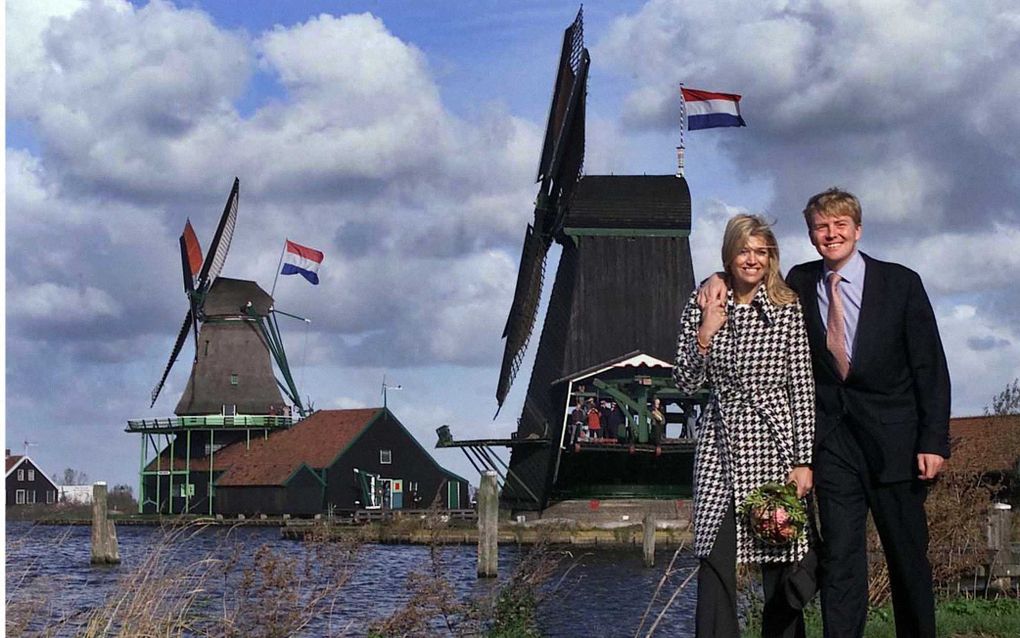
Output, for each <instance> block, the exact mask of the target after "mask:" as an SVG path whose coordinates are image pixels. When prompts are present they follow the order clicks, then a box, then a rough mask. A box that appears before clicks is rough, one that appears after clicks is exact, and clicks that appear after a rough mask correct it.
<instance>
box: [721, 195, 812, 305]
mask: <svg viewBox="0 0 1020 638" xmlns="http://www.w3.org/2000/svg"><path fill="white" fill-rule="evenodd" d="M751 237H760V238H761V239H762V240H764V241H765V246H766V247H767V248H768V251H769V265H768V267H767V268H766V269H765V280H764V282H763V283H764V284H765V294H767V295H768V296H769V300H770V301H772V303H774V304H776V305H778V306H785V305H787V304H791V303H793V302H794V301H797V293H795V292H794V291H793V290H791V289H790V287H789V286H787V285H786V282H785V281H783V277H782V275H780V274H779V242H777V241H776V236H775V234H773V232H772V225H771V224H769V223H768V222H767V221H766V220H765V218H764V217H762V216H760V215H747V214H740V215H734V216H733V217H732V218H730V221H729V223H727V224H726V232H725V233H724V234H723V243H722V262H723V270H725V271H726V274H728V275H731V276H732V273H730V266H731V265H732V264H733V261H734V260H735V259H736V258H737V255H738V254H740V251H741V250H743V249H744V247H745V246H747V240H748V239H749V238H751Z"/></svg>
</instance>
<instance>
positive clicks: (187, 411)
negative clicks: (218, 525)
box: [127, 178, 305, 514]
mask: <svg viewBox="0 0 1020 638" xmlns="http://www.w3.org/2000/svg"><path fill="white" fill-rule="evenodd" d="M239 191H240V182H239V180H238V179H237V178H234V183H233V186H232V187H231V190H230V195H229V196H228V197H227V202H226V205H225V206H224V208H223V213H222V214H221V215H220V219H219V223H218V224H217V226H216V232H215V233H214V234H213V238H212V242H211V243H210V245H209V252H208V253H207V254H206V255H205V257H204V258H203V256H202V249H201V246H200V245H199V242H198V238H197V236H196V235H195V231H194V229H193V228H192V226H191V221H190V219H189V220H187V221H186V222H185V225H184V231H183V232H182V234H181V236H180V239H179V244H180V254H181V266H182V273H183V283H184V292H185V295H186V296H187V301H188V310H187V312H186V313H185V316H184V322H183V323H182V324H181V327H180V330H178V333H177V340H176V341H175V342H174V346H173V349H172V350H171V351H170V358H169V360H168V361H167V364H166V366H165V368H164V369H163V374H162V376H161V377H160V379H159V382H158V383H157V384H156V386H155V387H154V388H153V390H152V394H151V397H150V398H151V403H150V407H152V406H154V405H155V403H156V400H157V399H158V398H159V396H160V393H161V392H162V390H163V388H164V386H165V385H166V381H167V378H168V377H169V375H170V372H171V370H173V367H174V364H175V363H176V362H177V359H178V358H179V356H180V354H181V351H182V350H183V349H184V345H185V343H186V342H187V341H188V340H189V335H190V336H191V337H192V340H193V342H194V358H193V361H192V367H191V374H190V375H189V377H188V381H187V384H186V385H185V388H184V391H183V393H182V394H181V397H180V399H179V401H178V403H177V407H176V408H175V409H174V414H175V415H176V417H177V418H169V419H137V420H131V421H128V428H127V431H128V432H134V433H141V434H143V438H142V468H141V486H140V490H139V492H140V498H139V506H140V507H141V508H142V509H143V510H145V511H156V512H167V513H177V512H189V511H194V510H195V508H196V507H200V508H202V509H205V508H208V511H209V513H210V514H211V513H212V495H213V489H212V483H213V481H214V479H215V472H216V471H219V470H222V468H219V470H218V469H217V468H216V465H215V463H214V458H213V457H214V454H215V453H216V451H217V450H219V449H221V448H223V447H224V446H226V445H229V444H231V443H234V442H237V441H240V440H244V441H246V442H250V439H251V436H252V433H253V432H254V433H256V434H258V435H262V436H265V435H267V434H268V432H269V431H270V430H273V429H277V428H281V427H288V426H289V425H290V424H291V422H292V418H291V408H290V407H289V406H288V405H287V404H286V403H285V402H284V398H283V395H281V390H282V391H283V392H284V394H286V396H287V399H289V401H290V403H291V404H292V405H293V406H294V408H296V410H297V412H298V413H299V414H300V415H302V416H304V414H305V408H304V406H303V405H302V403H301V399H300V395H299V394H298V391H297V388H296V386H295V384H294V380H293V377H292V375H291V373H290V368H289V365H288V364H287V357H286V353H285V351H284V348H283V341H282V339H281V336H280V330H279V325H278V324H277V321H276V311H274V309H273V299H272V297H271V296H270V295H269V294H268V293H266V292H265V291H264V290H263V289H262V288H261V287H259V285H258V284H257V283H255V282H254V281H246V280H242V279H232V278H229V277H222V276H220V272H221V271H222V270H223V266H224V264H225V263H226V259H227V253H228V252H229V250H230V243H231V239H232V238H233V234H234V228H235V225H236V223H237V208H238V198H239ZM274 363H275V364H276V369H277V370H279V372H280V376H281V377H282V378H283V381H279V380H277V378H276V376H275V374H274V369H273V364H274ZM160 437H162V440H161V439H160ZM150 448H151V450H150ZM150 451H151V452H154V456H155V458H154V459H153V460H152V462H149V463H147V462H146V459H147V458H148V457H149V456H150ZM195 470H200V471H201V470H204V471H205V474H202V475H201V476H199V475H198V474H199V473H198V472H196V471H195ZM163 477H167V478H166V479H165V484H164V483H163V481H164V478H163ZM175 484H176V489H175ZM146 496H148V497H149V498H146ZM147 507H148V508H149V509H147V510H146V508H147Z"/></svg>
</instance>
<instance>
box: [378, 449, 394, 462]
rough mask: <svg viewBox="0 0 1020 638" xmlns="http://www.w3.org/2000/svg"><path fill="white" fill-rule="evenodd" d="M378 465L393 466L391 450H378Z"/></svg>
mask: <svg viewBox="0 0 1020 638" xmlns="http://www.w3.org/2000/svg"><path fill="white" fill-rule="evenodd" d="M379 465H393V450H390V449H386V450H379Z"/></svg>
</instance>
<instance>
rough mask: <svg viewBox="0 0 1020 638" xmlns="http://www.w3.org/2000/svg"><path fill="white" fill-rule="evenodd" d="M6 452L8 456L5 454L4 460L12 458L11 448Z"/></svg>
mask: <svg viewBox="0 0 1020 638" xmlns="http://www.w3.org/2000/svg"><path fill="white" fill-rule="evenodd" d="M4 451H5V452H6V454H4V458H5V459H6V458H10V456H11V448H4Z"/></svg>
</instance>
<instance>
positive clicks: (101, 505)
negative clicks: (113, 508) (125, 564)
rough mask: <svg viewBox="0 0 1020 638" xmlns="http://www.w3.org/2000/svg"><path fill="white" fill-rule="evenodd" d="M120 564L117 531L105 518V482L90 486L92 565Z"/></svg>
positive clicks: (111, 522)
mask: <svg viewBox="0 0 1020 638" xmlns="http://www.w3.org/2000/svg"><path fill="white" fill-rule="evenodd" d="M119 562H120V551H119V550H118V549H117V529H116V528H115V527H114V526H113V521H111V520H110V519H109V518H108V517H107V503H106V482H105V481H99V482H98V483H94V484H93V485H92V564H93V565H115V564H117V563H119Z"/></svg>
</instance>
